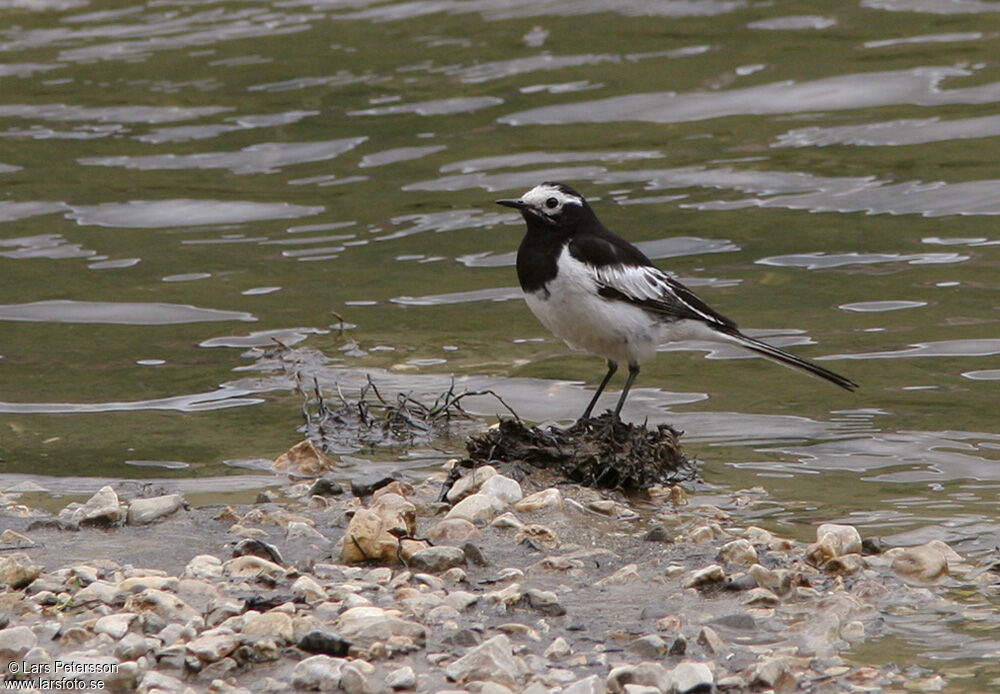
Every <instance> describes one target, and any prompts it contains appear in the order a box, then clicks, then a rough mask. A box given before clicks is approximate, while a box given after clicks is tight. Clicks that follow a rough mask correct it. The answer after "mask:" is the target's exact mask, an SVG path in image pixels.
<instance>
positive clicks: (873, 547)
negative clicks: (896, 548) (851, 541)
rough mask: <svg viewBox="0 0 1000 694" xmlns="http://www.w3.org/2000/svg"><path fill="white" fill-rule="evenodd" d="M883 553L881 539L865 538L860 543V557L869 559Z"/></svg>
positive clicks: (883, 548) (883, 547)
mask: <svg viewBox="0 0 1000 694" xmlns="http://www.w3.org/2000/svg"><path fill="white" fill-rule="evenodd" d="M884 551H885V546H884V545H883V544H882V539H881V538H878V537H866V538H865V539H863V540H862V541H861V554H862V556H866V557H870V556H871V555H873V554H882V552H884Z"/></svg>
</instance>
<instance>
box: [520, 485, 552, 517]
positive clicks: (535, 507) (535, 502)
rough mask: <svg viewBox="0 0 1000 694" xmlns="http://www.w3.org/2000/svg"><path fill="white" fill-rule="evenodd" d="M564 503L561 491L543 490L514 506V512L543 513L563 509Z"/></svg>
mask: <svg viewBox="0 0 1000 694" xmlns="http://www.w3.org/2000/svg"><path fill="white" fill-rule="evenodd" d="M563 503H564V500H563V494H562V492H561V491H559V490H558V489H555V488H551V489H543V490H542V491H540V492H535V493H534V494H530V495H528V496H526V497H524V498H523V499H521V500H520V501H518V502H517V503H516V504H514V510H515V511H524V512H531V511H542V510H544V509H551V508H562V507H563Z"/></svg>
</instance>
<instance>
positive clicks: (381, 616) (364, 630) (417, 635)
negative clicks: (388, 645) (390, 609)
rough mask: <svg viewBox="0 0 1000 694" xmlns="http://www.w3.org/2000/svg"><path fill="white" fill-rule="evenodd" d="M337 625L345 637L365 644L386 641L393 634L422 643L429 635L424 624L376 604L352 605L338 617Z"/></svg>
mask: <svg viewBox="0 0 1000 694" xmlns="http://www.w3.org/2000/svg"><path fill="white" fill-rule="evenodd" d="M335 625H336V627H337V629H338V631H339V632H340V634H341V636H343V637H344V638H345V639H347V640H348V641H351V642H352V643H353V642H360V643H362V644H365V645H370V644H371V643H372V642H374V641H386V640H387V639H389V638H391V637H393V636H400V637H404V638H406V639H408V640H409V641H411V642H413V643H417V644H422V643H423V642H424V640H425V639H426V637H427V631H426V629H425V628H424V627H423V625H421V624H418V623H417V622H411V621H408V620H405V619H401V618H399V617H396V616H394V615H391V614H389V613H387V612H386V610H384V609H382V608H381V607H375V606H362V607H352V608H351V609H349V610H347V611H346V612H344V613H343V614H342V615H340V617H338V618H337V621H336V622H335Z"/></svg>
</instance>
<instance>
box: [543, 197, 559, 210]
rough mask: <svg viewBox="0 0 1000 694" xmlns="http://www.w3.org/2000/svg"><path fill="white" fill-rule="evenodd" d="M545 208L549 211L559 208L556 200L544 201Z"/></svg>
mask: <svg viewBox="0 0 1000 694" xmlns="http://www.w3.org/2000/svg"><path fill="white" fill-rule="evenodd" d="M545 206H546V207H547V208H549V209H550V210H554V209H555V208H557V207H559V201H558V200H556V199H555V198H549V199H548V200H546V201H545Z"/></svg>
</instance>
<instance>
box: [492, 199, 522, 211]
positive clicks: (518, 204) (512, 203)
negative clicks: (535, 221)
mask: <svg viewBox="0 0 1000 694" xmlns="http://www.w3.org/2000/svg"><path fill="white" fill-rule="evenodd" d="M496 202H497V204H498V205H503V206H504V207H513V208H514V209H515V210H521V209H524V207H526V205H525V204H524V202H522V201H521V200H497V201H496Z"/></svg>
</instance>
